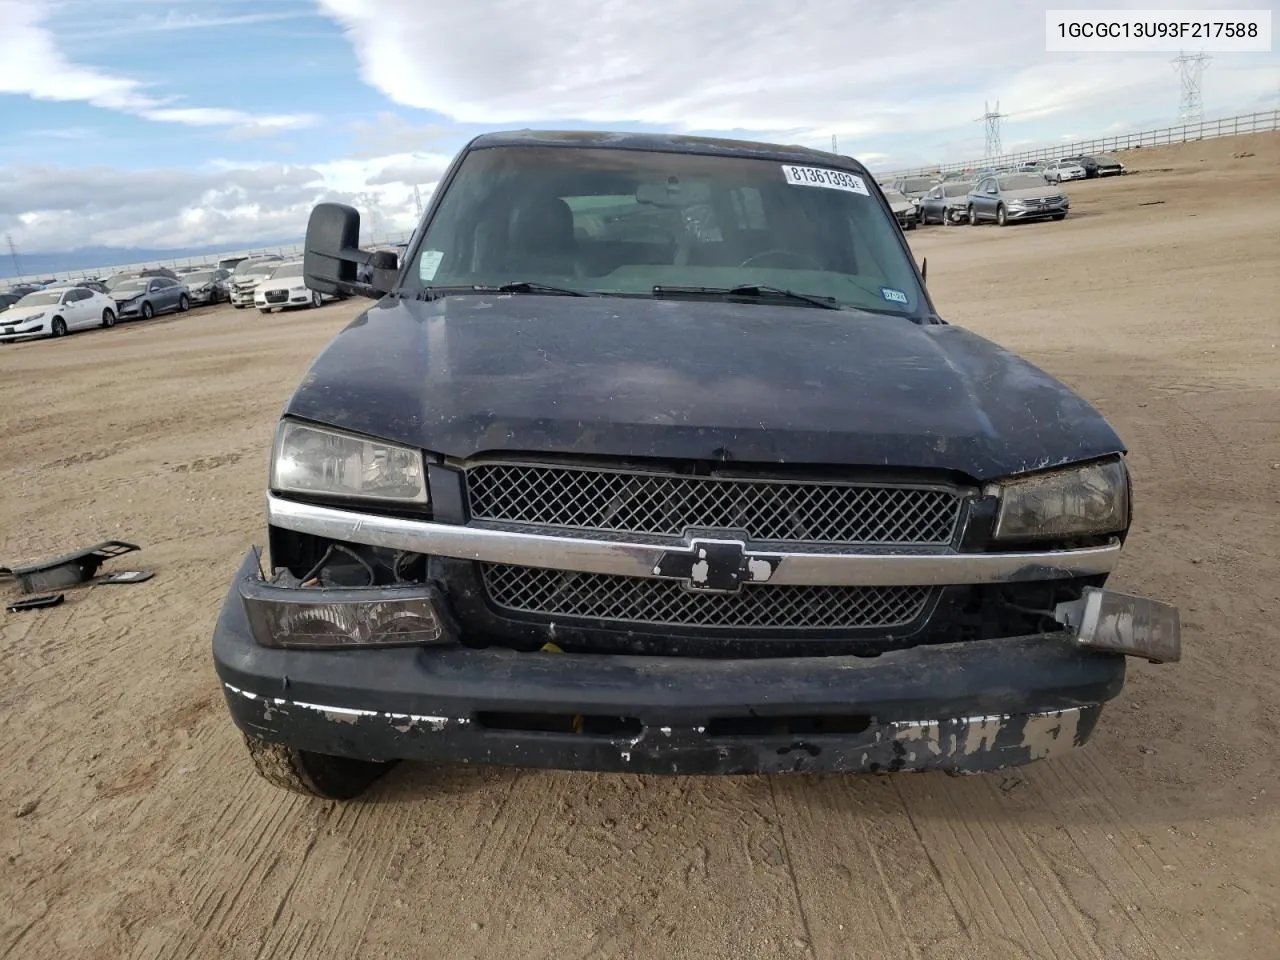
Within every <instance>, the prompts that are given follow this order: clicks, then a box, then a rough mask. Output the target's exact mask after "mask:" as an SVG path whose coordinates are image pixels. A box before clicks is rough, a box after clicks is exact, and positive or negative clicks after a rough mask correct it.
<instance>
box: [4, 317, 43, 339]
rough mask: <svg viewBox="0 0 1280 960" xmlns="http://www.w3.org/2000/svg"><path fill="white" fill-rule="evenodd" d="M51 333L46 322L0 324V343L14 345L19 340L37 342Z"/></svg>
mask: <svg viewBox="0 0 1280 960" xmlns="http://www.w3.org/2000/svg"><path fill="white" fill-rule="evenodd" d="M51 333H52V330H51V329H50V326H49V321H47V320H37V321H35V322H34V323H28V322H26V321H22V322H20V323H14V324H4V323H0V343H16V342H17V341H19V340H38V339H39V338H40V337H47V336H49V335H50V334H51Z"/></svg>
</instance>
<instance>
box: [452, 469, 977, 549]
mask: <svg viewBox="0 0 1280 960" xmlns="http://www.w3.org/2000/svg"><path fill="white" fill-rule="evenodd" d="M467 490H468V496H469V497H470V505H471V515H472V516H473V517H475V518H476V519H479V520H503V521H508V522H514V523H525V524H536V525H539V526H548V527H561V528H567V529H578V530H596V531H614V532H627V533H640V534H652V535H660V536H672V537H678V536H681V535H682V534H683V533H684V532H685V530H686V529H688V528H690V527H693V528H703V529H713V530H725V531H729V530H740V531H744V532H745V533H746V535H747V538H748V539H750V540H755V541H764V542H782V541H792V542H805V543H848V544H894V545H910V544H915V545H924V544H933V545H937V544H945V543H949V542H950V541H951V539H952V536H953V535H954V533H955V529H956V522H957V519H958V517H959V514H960V498H959V497H958V496H957V495H956V493H954V492H952V491H949V490H945V489H943V490H939V489H931V488H924V487H910V486H872V485H868V484H845V483H801V482H796V481H787V480H739V479H723V478H716V477H690V476H680V475H674V474H661V473H625V472H621V471H606V470H585V469H579V468H572V467H553V466H540V465H509V464H484V465H481V466H476V467H472V468H471V469H470V470H468V471H467Z"/></svg>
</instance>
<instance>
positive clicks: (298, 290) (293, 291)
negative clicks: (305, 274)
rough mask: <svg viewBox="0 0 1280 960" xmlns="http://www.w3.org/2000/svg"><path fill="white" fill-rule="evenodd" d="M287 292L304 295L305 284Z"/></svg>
mask: <svg viewBox="0 0 1280 960" xmlns="http://www.w3.org/2000/svg"><path fill="white" fill-rule="evenodd" d="M289 292H290V293H306V292H307V288H306V285H305V284H304V285H301V286H297V287H290V288H289Z"/></svg>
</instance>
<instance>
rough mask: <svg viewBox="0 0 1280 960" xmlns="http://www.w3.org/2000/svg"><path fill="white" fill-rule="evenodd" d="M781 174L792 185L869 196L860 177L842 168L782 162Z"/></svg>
mask: <svg viewBox="0 0 1280 960" xmlns="http://www.w3.org/2000/svg"><path fill="white" fill-rule="evenodd" d="M782 175H783V177H785V178H786V181H787V183H789V184H791V185H792V186H793V187H826V188H827V189H829V190H845V191H847V192H849V193H860V194H862V195H863V196H864V197H869V196H871V193H870V191H869V190H867V185H866V184H865V183H864V182H863V180H862V178H861V177H859V176H856V175H855V174H852V173H845V172H844V171H843V170H825V169H823V168H822V167H797V166H795V165H794V164H790V163H784V164H783V165H782Z"/></svg>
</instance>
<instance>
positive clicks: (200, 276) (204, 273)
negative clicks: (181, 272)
mask: <svg viewBox="0 0 1280 960" xmlns="http://www.w3.org/2000/svg"><path fill="white" fill-rule="evenodd" d="M214 275H215V271H213V270H197V271H195V272H194V273H188V274H186V275H185V276H183V278H182V279H183V280H185V281H186V282H187V283H208V282H209V281H210V280H212V279H213V278H214Z"/></svg>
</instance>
